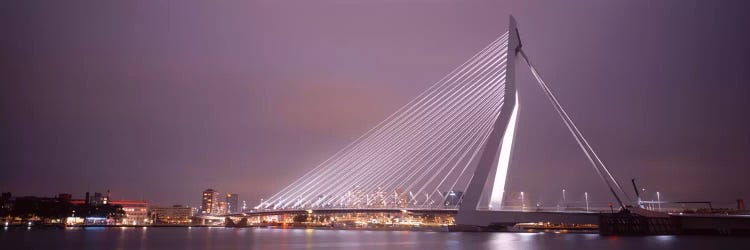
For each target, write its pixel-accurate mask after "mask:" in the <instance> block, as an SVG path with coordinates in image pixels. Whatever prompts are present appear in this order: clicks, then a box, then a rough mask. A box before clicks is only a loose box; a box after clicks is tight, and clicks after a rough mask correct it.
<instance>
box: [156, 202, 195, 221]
mask: <svg viewBox="0 0 750 250" xmlns="http://www.w3.org/2000/svg"><path fill="white" fill-rule="evenodd" d="M193 211H194V210H193V208H192V207H189V206H183V205H174V206H171V207H156V206H154V207H151V216H152V218H153V219H154V223H160V224H190V223H191V222H192V217H193V215H194V213H193Z"/></svg>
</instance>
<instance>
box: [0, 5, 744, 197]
mask: <svg viewBox="0 0 750 250" xmlns="http://www.w3.org/2000/svg"><path fill="white" fill-rule="evenodd" d="M310 2H312V1H259V2H251V1H217V2H214V1H210V2H209V1H195V2H194V1H176V0H174V1H119V2H115V1H2V2H0V191H4V192H7V191H10V192H12V193H13V194H14V195H39V196H54V195H56V194H57V193H73V194H74V197H78V198H80V197H82V196H83V194H84V192H86V191H87V190H89V191H91V192H95V191H97V192H105V191H106V190H107V189H110V190H111V191H112V194H113V197H112V198H113V199H147V200H149V201H151V203H152V204H155V205H172V204H188V205H193V206H197V205H198V204H199V202H200V192H201V191H202V190H203V189H205V188H214V189H217V190H218V191H220V192H222V193H225V192H233V193H239V194H240V200H247V201H248V205H255V204H257V203H258V202H259V200H260V198H263V197H268V196H270V195H272V194H274V193H275V192H276V191H278V190H280V189H281V188H283V187H284V186H286V185H288V184H289V183H291V182H292V181H294V180H295V179H296V178H298V177H300V176H302V175H303V174H304V173H305V172H306V171H308V170H310V169H312V168H313V167H315V166H316V165H317V164H318V163H320V162H322V161H323V160H325V159H326V158H327V157H328V156H330V155H332V154H334V153H335V152H336V151H338V150H339V149H340V148H342V147H344V146H345V145H347V144H348V143H349V142H351V141H352V140H354V139H355V138H357V137H358V136H359V135H360V134H362V133H364V132H365V131H367V130H368V129H369V128H370V127H371V126H373V125H375V124H376V123H377V122H379V121H380V120H382V119H384V118H385V117H386V116H388V115H389V114H390V113H392V112H394V111H395V110H396V109H398V108H399V107H400V106H401V105H404V104H406V103H407V102H408V101H409V100H410V99H411V98H413V97H415V96H416V95H418V94H419V93H420V92H421V91H423V90H425V89H426V88H427V87H428V86H430V85H431V84H432V83H433V82H435V81H437V80H439V79H440V78H441V77H442V76H443V75H445V74H447V73H448V72H449V71H450V70H452V69H453V68H454V67H456V66H458V65H460V64H461V63H462V62H464V61H465V60H466V59H468V58H469V57H470V56H471V55H473V54H474V53H475V52H477V51H478V50H479V49H481V48H483V47H484V46H485V45H487V44H488V43H489V42H490V41H492V40H494V39H495V38H496V37H498V36H500V35H501V34H502V33H503V32H505V30H506V29H507V20H508V15H509V14H513V15H514V16H515V17H516V19H517V20H518V23H519V29H520V33H521V39H522V42H523V46H524V47H523V48H524V50H525V51H526V53H527V54H528V55H529V56H530V58H531V60H532V61H533V63H534V64H535V66H536V67H537V68H538V69H539V70H540V72H541V74H542V76H543V77H544V78H545V80H546V81H547V82H548V83H549V85H550V86H551V87H552V88H553V89H554V90H555V92H556V93H557V95H558V99H559V100H560V101H561V102H562V104H563V105H564V106H565V107H566V109H567V111H568V112H569V113H570V115H571V117H572V118H573V120H574V121H575V122H576V123H577V125H578V126H579V128H580V129H581V131H582V132H583V133H584V135H585V136H587V139H588V140H589V142H590V143H591V144H592V146H593V147H594V148H595V149H596V150H597V151H598V153H599V155H600V156H601V157H602V159H603V160H604V161H605V163H606V164H607V165H608V166H609V167H610V168H611V169H612V171H613V174H614V175H615V176H616V177H618V179H619V180H620V181H621V183H622V184H627V185H626V186H624V187H625V188H626V190H628V191H630V190H632V187H631V186H630V184H629V181H630V178H636V179H637V181H638V184H639V185H641V186H642V187H644V188H646V189H647V192H648V193H650V194H649V195H653V194H652V193H653V192H655V191H660V192H661V196H662V199H663V200H673V201H685V200H711V201H715V202H718V203H719V204H727V205H728V204H729V203H732V202H734V200H735V199H737V198H744V199H746V200H747V199H750V182H749V181H748V180H749V179H750V115H749V114H750V82H749V81H748V80H747V79H750V16H749V15H748V10H750V8H749V6H748V5H749V4H744V3H745V2H747V1H684V0H675V1H621V2H620V3H616V2H615V1H580V2H579V1H549V3H542V2H543V1H513V3H507V2H503V1H355V0H339V1H315V2H316V3H314V4H313V3H310ZM717 2H720V3H717ZM742 5H744V6H742ZM517 85H518V88H519V91H520V105H521V106H520V107H521V109H520V113H519V119H520V121H519V128H518V131H517V144H516V147H515V148H514V154H513V162H512V164H511V170H510V173H509V184H508V187H507V190H510V191H525V192H527V193H529V194H530V195H531V197H532V198H531V199H534V200H537V201H539V202H543V203H546V204H549V203H550V202H554V201H556V200H558V199H559V197H560V190H561V189H563V188H565V189H567V190H568V197H569V198H568V199H574V200H575V199H583V192H584V191H588V192H589V193H590V194H591V196H592V199H593V200H596V201H600V202H606V201H610V200H612V199H611V198H610V197H609V194H608V193H607V191H606V190H605V186H604V184H602V183H601V181H600V180H599V179H598V177H596V175H595V173H594V171H593V169H592V168H591V166H590V165H588V162H587V161H586V159H585V157H584V155H583V154H582V153H581V152H580V149H579V148H578V147H577V144H576V143H575V141H574V140H573V137H572V136H571V135H570V134H569V133H568V131H567V129H566V128H565V126H564V125H563V123H562V122H561V120H560V119H559V117H558V116H557V114H556V113H555V112H554V110H553V108H552V106H551V105H550V104H549V102H548V101H547V99H546V98H545V97H544V95H543V93H542V92H541V91H540V89H539V88H538V87H537V86H536V84H535V82H534V80H533V78H532V76H531V74H530V72H529V70H528V69H527V68H525V66H523V65H522V64H520V63H519V64H518V72H517ZM647 197H648V196H647ZM648 198H650V197H648Z"/></svg>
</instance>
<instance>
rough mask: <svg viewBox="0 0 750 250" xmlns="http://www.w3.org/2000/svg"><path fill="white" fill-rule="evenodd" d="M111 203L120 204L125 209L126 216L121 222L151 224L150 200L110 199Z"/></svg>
mask: <svg viewBox="0 0 750 250" xmlns="http://www.w3.org/2000/svg"><path fill="white" fill-rule="evenodd" d="M109 204H111V205H120V206H122V210H123V211H125V218H123V219H122V221H121V222H120V223H121V224H126V225H144V224H149V223H150V220H149V217H148V201H145V200H110V201H109Z"/></svg>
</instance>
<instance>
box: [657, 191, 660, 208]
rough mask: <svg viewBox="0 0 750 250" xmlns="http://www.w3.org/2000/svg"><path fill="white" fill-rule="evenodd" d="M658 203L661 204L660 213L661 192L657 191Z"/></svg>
mask: <svg viewBox="0 0 750 250" xmlns="http://www.w3.org/2000/svg"><path fill="white" fill-rule="evenodd" d="M656 202H657V203H658V204H659V211H661V195H660V194H659V191H656Z"/></svg>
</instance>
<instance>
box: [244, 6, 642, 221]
mask: <svg viewBox="0 0 750 250" xmlns="http://www.w3.org/2000/svg"><path fill="white" fill-rule="evenodd" d="M521 48H522V45H521V40H520V37H519V32H518V29H517V28H516V22H515V20H514V19H513V18H512V17H511V18H510V24H509V27H508V30H507V31H506V32H505V33H503V34H502V35H501V36H500V37H499V38H497V39H496V40H494V41H492V42H491V43H490V44H489V45H487V46H486V47H485V48H483V49H482V50H480V51H479V52H478V53H476V54H475V55H474V56H473V57H471V58H470V59H469V60H468V61H466V62H465V63H463V64H462V65H460V66H459V67H457V68H456V69H454V70H453V71H452V72H450V73H448V74H447V75H446V76H445V77H443V78H442V79H441V80H439V81H438V82H436V83H435V84H433V85H432V86H431V87H430V88H429V89H427V90H425V91H424V92H423V93H421V94H420V95H419V96H417V97H416V98H415V99H413V100H412V101H411V102H409V103H408V104H406V105H405V106H403V107H402V108H400V109H399V110H397V111H396V112H395V113H394V114H392V115H391V116H389V117H388V118H386V119H385V120H383V121H382V122H381V123H379V124H377V125H376V126H375V127H373V128H372V129H371V130H369V131H368V132H366V133H365V134H364V135H362V136H361V137H359V138H358V139H356V140H355V141H354V142H352V143H351V144H349V145H348V146H346V147H345V148H344V149H342V150H341V151H339V152H337V153H336V154H335V155H333V156H332V157H330V158H329V159H327V160H326V161H324V162H323V163H321V164H320V165H318V166H317V167H315V168H314V169H313V170H311V171H310V172H308V173H306V174H305V175H304V176H302V177H300V178H299V179H298V180H296V181H295V182H293V183H292V184H291V185H289V186H287V187H286V188H284V189H282V190H281V191H279V192H278V193H276V194H274V195H273V196H270V197H268V198H267V199H264V200H263V201H262V202H261V203H260V204H259V205H258V206H256V207H255V208H256V210H255V212H252V213H250V214H255V215H263V214H265V215H271V214H283V213H289V214H294V213H304V212H305V211H307V212H310V211H317V212H330V213H333V212H367V211H431V212H452V213H456V216H455V219H456V224H464V225H478V226H486V225H489V224H492V223H513V222H530V221H551V222H567V223H592V224H596V223H598V214H597V213H590V212H588V211H580V212H556V211H549V212H544V211H540V210H539V209H537V210H534V209H530V208H526V207H525V205H524V200H523V199H524V198H523V193H521V194H520V195H521V197H520V202H519V201H518V199H516V198H515V197H513V198H510V196H508V195H506V194H505V183H506V177H507V173H508V166H509V164H510V160H511V156H512V149H513V143H514V141H513V140H514V135H515V131H516V129H517V128H516V124H517V118H518V115H519V112H521V111H520V107H519V105H518V99H519V98H521V97H520V96H518V92H517V91H516V86H515V67H516V64H517V63H518V62H519V60H523V65H526V66H528V67H529V68H530V70H531V72H532V74H533V76H534V78H535V79H536V80H537V82H538V84H539V86H540V88H541V89H542V91H543V92H544V93H545V95H546V96H547V97H548V99H549V100H550V101H551V103H552V105H553V107H554V109H555V110H556V111H557V113H558V114H559V115H560V117H561V118H562V120H563V122H564V124H565V125H566V127H567V128H568V129H569V131H570V132H571V134H572V135H573V136H574V137H575V139H576V141H577V142H578V144H579V146H580V148H581V149H582V151H583V153H584V155H585V156H586V158H587V159H588V160H589V162H590V163H591V166H592V167H593V168H594V171H595V172H596V173H597V174H598V175H599V176H600V177H601V180H602V181H603V182H604V183H605V184H606V187H607V188H609V190H610V191H611V193H612V194H613V196H614V198H615V199H616V200H617V202H618V203H619V204H618V205H619V206H620V207H625V203H624V201H623V200H622V199H621V197H624V198H627V195H626V194H625V192H624V191H623V190H622V187H621V186H620V185H619V184H618V183H617V181H616V180H615V178H614V177H613V176H612V174H611V173H610V171H609V170H608V169H607V168H606V166H605V165H604V163H603V161H602V160H601V159H599V157H598V155H597V154H596V153H595V152H594V150H593V148H591V146H590V145H589V143H588V142H587V141H586V139H585V138H584V136H583V135H582V134H581V132H580V131H579V130H578V128H577V127H576V125H575V124H574V123H573V121H572V120H571V119H570V117H569V116H568V115H567V113H566V111H565V109H564V108H563V106H562V105H561V104H560V103H559V102H558V100H557V99H556V98H555V96H554V94H553V92H552V90H551V89H550V88H549V86H548V85H547V84H546V83H545V82H544V81H543V80H542V78H541V76H540V74H539V72H538V71H537V70H536V69H535V68H534V67H533V65H532V64H531V62H530V61H529V58H528V57H527V56H526V54H525V53H524V52H523V50H522V49H521Z"/></svg>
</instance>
